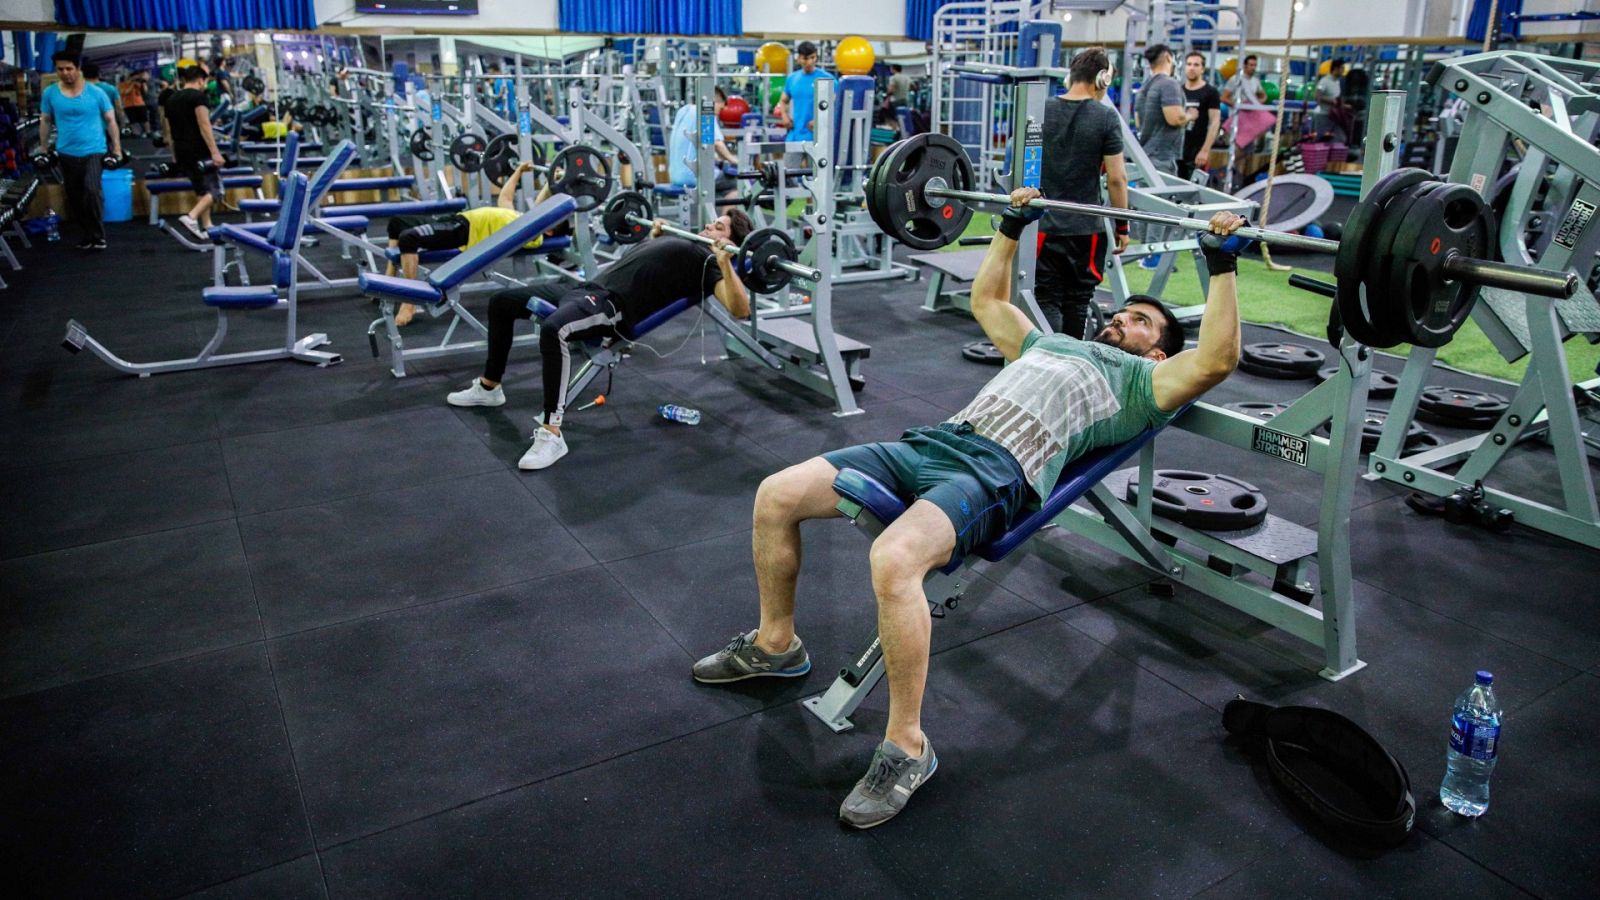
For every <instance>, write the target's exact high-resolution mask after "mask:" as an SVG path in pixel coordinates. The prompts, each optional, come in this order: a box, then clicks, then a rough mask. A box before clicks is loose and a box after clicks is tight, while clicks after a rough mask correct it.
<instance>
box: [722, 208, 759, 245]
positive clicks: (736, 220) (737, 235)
mask: <svg viewBox="0 0 1600 900" xmlns="http://www.w3.org/2000/svg"><path fill="white" fill-rule="evenodd" d="M726 215H727V217H728V240H730V241H732V242H733V243H735V244H742V243H744V239H745V238H747V237H749V236H750V232H752V231H755V230H756V223H754V222H752V221H750V217H749V216H748V215H745V211H744V210H742V209H739V208H738V207H733V208H730V209H729V210H728V212H727V213H726Z"/></svg>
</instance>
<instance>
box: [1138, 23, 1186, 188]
mask: <svg viewBox="0 0 1600 900" xmlns="http://www.w3.org/2000/svg"><path fill="white" fill-rule="evenodd" d="M1144 58H1145V61H1146V62H1147V63H1148V66H1147V70H1148V74H1147V75H1146V76H1145V80H1144V88H1143V89H1141V90H1140V91H1139V109H1138V114H1139V143H1140V144H1142V145H1143V146H1144V152H1145V153H1146V154H1148V155H1149V157H1150V162H1151V163H1152V164H1154V165H1155V167H1156V168H1157V169H1159V170H1161V171H1163V172H1166V173H1167V174H1169V175H1176V174H1178V158H1179V157H1181V156H1182V155H1183V132H1184V129H1185V128H1186V127H1188V125H1189V116H1188V113H1187V112H1186V110H1185V106H1186V103H1185V100H1184V96H1183V85H1181V84H1179V83H1178V79H1176V78H1174V77H1173V76H1172V51H1171V50H1169V49H1167V45H1166V44H1156V45H1155V46H1153V47H1151V48H1150V49H1148V50H1146V51H1145V52H1144Z"/></svg>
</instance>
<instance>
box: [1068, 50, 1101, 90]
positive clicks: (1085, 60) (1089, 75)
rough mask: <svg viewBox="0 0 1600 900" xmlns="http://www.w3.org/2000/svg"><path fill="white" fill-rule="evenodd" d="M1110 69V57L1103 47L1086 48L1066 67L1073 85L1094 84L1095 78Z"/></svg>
mask: <svg viewBox="0 0 1600 900" xmlns="http://www.w3.org/2000/svg"><path fill="white" fill-rule="evenodd" d="M1109 68H1111V57H1110V56H1109V55H1108V54H1107V53H1106V51H1105V48H1104V47H1087V48H1085V49H1083V50H1079V51H1078V55H1077V56H1074V57H1073V58H1072V62H1071V63H1070V64H1069V65H1068V66H1067V71H1068V72H1069V73H1071V76H1072V83H1073V84H1094V79H1095V76H1097V75H1099V74H1100V73H1101V72H1104V71H1105V70H1106V69H1109Z"/></svg>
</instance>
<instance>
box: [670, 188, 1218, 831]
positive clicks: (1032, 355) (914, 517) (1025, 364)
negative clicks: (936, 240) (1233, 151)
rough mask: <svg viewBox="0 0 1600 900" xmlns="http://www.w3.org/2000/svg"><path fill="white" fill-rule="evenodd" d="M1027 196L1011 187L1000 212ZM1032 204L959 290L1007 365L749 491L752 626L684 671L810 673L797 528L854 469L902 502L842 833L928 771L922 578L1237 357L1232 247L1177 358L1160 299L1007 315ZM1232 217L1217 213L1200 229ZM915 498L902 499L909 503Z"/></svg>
mask: <svg viewBox="0 0 1600 900" xmlns="http://www.w3.org/2000/svg"><path fill="white" fill-rule="evenodd" d="M1037 196H1039V192H1038V191H1036V190H1034V189H1032V188H1021V189H1019V190H1017V191H1015V192H1013V193H1012V195H1011V197H1012V203H1013V204H1020V203H1025V202H1026V201H1027V200H1028V199H1031V198H1033V197H1037ZM1037 214H1038V210H1035V209H1032V208H1029V207H1026V206H1017V205H1013V206H1010V207H1008V208H1007V210H1006V212H1005V214H1004V215H1003V216H1002V218H1001V224H1000V228H999V234H998V235H996V236H995V238H994V242H993V243H991V244H990V245H989V251H988V254H987V255H986V256H985V257H984V260H983V264H982V266H981V267H980V268H979V270H978V275H977V278H976V279H975V280H974V281H973V283H972V314H973V316H974V318H976V319H977V320H978V322H979V324H980V325H982V326H983V330H984V333H985V334H987V335H988V336H989V339H990V340H991V341H993V342H994V345H995V347H997V348H998V349H999V350H1000V352H1001V353H1002V354H1003V355H1004V356H1005V359H1006V362H1007V365H1006V367H1005V368H1003V369H1001V370H1000V373H999V374H998V375H996V376H995V377H994V378H993V379H991V380H990V381H989V383H988V384H986V385H984V386H983V388H982V389H980V390H979V391H978V396H977V397H975V398H974V399H973V400H972V402H970V403H968V404H967V406H966V408H965V409H963V410H961V411H960V412H958V413H956V414H955V415H954V416H952V417H950V419H948V420H946V421H945V422H944V423H943V424H940V425H937V426H933V427H918V428H913V429H911V430H910V431H907V432H906V433H905V434H903V435H901V436H900V440H898V441H893V442H888V443H878V444H864V445H860V446H856V447H847V448H845V449H843V450H835V451H833V452H831V453H825V454H823V455H822V456H819V457H815V458H812V459H810V460H807V461H806V462H803V463H800V464H798V465H795V466H791V467H790V468H788V469H785V470H783V471H781V472H778V473H777V474H775V475H771V476H769V477H768V478H767V479H766V480H765V481H763V482H762V484H761V487H760V489H759V490H757V492H756V502H755V528H754V532H753V535H752V539H751V542H752V544H753V548H754V557H755V566H756V580H757V584H758V586H759V589H760V602H761V622H760V626H759V627H758V628H757V629H756V630H754V631H751V632H749V633H747V634H742V635H739V636H737V637H735V638H734V639H733V641H732V642H731V643H729V644H728V645H727V646H726V647H724V648H723V649H721V650H719V651H718V652H716V653H714V654H712V655H710V656H707V657H705V658H704V659H701V660H700V661H699V662H696V663H695V664H694V666H693V670H692V671H693V675H694V678H695V680H696V681H701V682H705V683H708V684H722V683H726V682H730V681H741V680H743V679H746V678H755V677H760V676H776V677H785V678H794V677H799V676H801V675H804V674H806V673H807V672H809V671H810V670H811V660H810V657H809V656H808V655H807V654H806V651H805V647H804V646H803V645H802V644H801V642H800V639H799V638H798V637H796V636H795V629H794V598H795V580H796V578H797V577H798V575H799V570H800V523H801V522H804V521H806V520H808V519H823V518H830V517H834V516H838V515H840V512H839V511H838V509H837V508H836V507H835V504H836V503H837V502H838V501H839V497H838V495H836V494H835V492H834V487H833V485H834V477H835V476H837V475H838V474H839V473H840V470H843V469H854V470H857V471H859V472H861V473H862V474H864V475H866V476H868V477H870V478H873V479H876V480H877V481H879V482H881V483H882V484H883V485H884V486H886V487H887V488H889V489H890V490H892V491H894V492H895V493H896V494H897V495H899V498H900V499H901V500H904V501H905V502H907V503H909V506H908V507H907V509H906V510H905V512H904V513H902V514H901V515H900V516H899V517H898V518H896V519H895V520H894V521H893V523H892V524H890V525H889V526H888V527H887V528H886V529H885V530H884V531H883V533H882V534H881V535H879V537H878V538H877V540H875V541H874V542H873V545H872V552H871V560H872V586H873V591H874V593H875V594H876V595H877V599H878V631H879V635H880V636H881V639H882V650H883V658H884V662H885V665H886V668H887V670H888V675H889V721H888V727H887V729H886V732H885V735H884V740H883V742H882V743H881V744H879V745H878V748H877V750H876V751H875V752H874V753H873V756H872V764H871V765H870V766H869V767H868V768H867V773H866V775H865V776H863V777H862V778H861V780H860V781H858V782H856V785H855V789H854V790H852V791H851V792H850V795H849V796H848V797H846V798H845V801H844V804H843V805H842V806H841V807H840V808H839V819H840V821H842V822H844V823H845V824H847V825H851V826H853V827H856V828H871V827H872V826H874V825H879V824H882V823H883V822H885V821H888V820H889V819H890V818H891V817H893V816H894V815H895V814H896V813H898V812H900V810H901V809H903V808H904V807H905V804H906V801H907V800H909V799H910V797H911V794H912V792H913V791H915V790H916V789H917V788H918V787H920V786H921V785H922V783H923V782H924V781H926V780H927V778H928V777H929V776H931V775H932V774H933V772H934V769H935V768H936V767H937V766H938V760H937V758H936V757H935V756H934V753H933V746H932V744H930V743H929V742H928V740H927V738H926V737H925V736H924V735H923V733H922V727H921V724H922V723H921V712H922V691H923V685H924V682H925V680H926V678H927V672H928V647H929V639H930V633H931V628H932V620H931V618H930V616H929V611H928V604H927V599H926V595H925V593H924V590H923V580H924V578H925V577H926V576H927V575H929V573H930V572H932V571H933V570H935V569H940V568H942V567H944V566H946V565H947V564H948V563H950V562H951V561H952V560H955V559H960V558H964V557H966V556H968V555H970V554H972V553H973V552H974V551H975V550H976V549H977V548H981V547H984V546H986V545H988V544H989V543H991V542H993V541H995V540H996V539H997V538H999V537H1001V536H1002V535H1004V534H1005V533H1006V532H1007V531H1008V530H1009V529H1010V528H1011V526H1012V524H1013V523H1015V522H1017V521H1019V520H1020V519H1022V518H1024V517H1025V516H1026V515H1027V511H1028V507H1029V506H1030V505H1032V506H1037V504H1038V503H1039V498H1041V497H1048V496H1050V493H1051V489H1052V488H1053V487H1054V486H1055V484H1056V480H1057V477H1058V476H1059V475H1060V473H1061V471H1062V469H1063V467H1064V466H1065V465H1066V464H1067V463H1068V462H1069V461H1071V460H1073V459H1075V458H1077V457H1079V456H1082V455H1083V454H1084V453H1086V452H1087V451H1089V450H1091V449H1093V448H1096V447H1105V446H1108V445H1115V444H1122V443H1125V442H1127V441H1129V440H1131V439H1133V438H1135V437H1136V436H1138V435H1140V434H1141V433H1143V432H1145V431H1146V430H1148V429H1151V428H1157V427H1160V426H1162V425H1165V424H1166V423H1167V422H1168V421H1169V420H1171V419H1172V417H1173V416H1174V415H1175V414H1176V413H1177V412H1178V410H1179V409H1181V408H1182V407H1183V405H1184V404H1186V403H1188V402H1190V401H1191V400H1193V399H1195V398H1196V397H1198V396H1200V395H1201V394H1203V393H1205V392H1206V391H1207V390H1208V389H1210V388H1211V387H1213V386H1214V385H1216V384H1218V383H1220V382H1221V381H1222V380H1223V379H1224V378H1226V377H1228V374H1229V373H1230V372H1232V371H1233V368H1234V365H1235V363H1236V362H1237V361H1238V358H1239V313H1238V307H1237V296H1236V291H1235V284H1234V275H1233V272H1234V258H1235V254H1236V253H1237V251H1238V249H1241V248H1239V247H1235V246H1232V245H1233V244H1235V243H1243V242H1242V241H1240V240H1238V239H1229V240H1228V242H1227V243H1223V242H1221V241H1219V240H1217V239H1215V238H1212V239H1209V240H1208V243H1210V244H1211V245H1212V246H1210V247H1208V248H1207V249H1206V251H1205V253H1206V261H1207V263H1208V264H1209V265H1210V267H1211V273H1212V277H1211V293H1210V296H1209V297H1207V298H1206V300H1207V302H1206V308H1205V317H1204V319H1203V320H1202V321H1201V323H1200V344H1199V347H1197V348H1196V349H1193V350H1184V349H1183V342H1184V335H1183V326H1182V325H1180V324H1179V323H1178V321H1177V319H1175V318H1174V317H1173V315H1172V313H1171V312H1170V311H1168V309H1167V308H1166V306H1164V305H1163V304H1162V303H1161V301H1159V300H1157V299H1155V298H1154V297H1149V296H1143V295H1140V296H1134V297H1131V298H1129V300H1128V303H1127V305H1125V306H1124V307H1123V308H1122V309H1121V310H1119V311H1118V312H1117V313H1116V315H1114V316H1113V317H1112V319H1111V323H1110V324H1109V325H1107V326H1106V327H1105V328H1104V329H1103V330H1101V332H1100V333H1099V334H1098V335H1096V336H1095V338H1094V340H1092V341H1082V340H1078V339H1076V338H1072V337H1068V336H1066V335H1061V334H1052V335H1044V334H1041V333H1040V332H1039V331H1038V330H1037V329H1035V328H1034V326H1033V323H1032V322H1030V321H1029V319H1028V318H1027V316H1026V315H1024V314H1023V312H1022V311H1021V310H1020V309H1018V308H1017V307H1015V306H1013V305H1011V302H1010V290H1011V266H1012V260H1013V257H1014V255H1015V253H1016V249H1017V239H1018V237H1019V236H1020V235H1021V234H1022V231H1023V229H1024V228H1025V227H1026V225H1027V224H1028V222H1029V221H1031V220H1033V219H1034V218H1037ZM1242 224H1244V219H1242V218H1240V217H1238V216H1236V215H1233V214H1231V213H1218V214H1217V215H1216V216H1214V217H1213V218H1212V219H1211V229H1212V231H1213V232H1215V233H1216V234H1219V235H1225V234H1229V233H1231V232H1232V231H1233V230H1234V229H1236V228H1238V227H1239V226H1240V225H1242ZM913 499H914V502H913Z"/></svg>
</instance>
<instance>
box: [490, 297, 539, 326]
mask: <svg viewBox="0 0 1600 900" xmlns="http://www.w3.org/2000/svg"><path fill="white" fill-rule="evenodd" d="M527 308H528V300H527V298H526V297H524V296H523V295H522V293H521V292H519V291H515V290H504V291H495V292H494V293H493V294H490V295H489V318H490V320H495V319H501V320H509V319H515V318H517V316H518V314H519V313H521V312H522V311H523V310H524V309H527ZM546 330H548V329H546Z"/></svg>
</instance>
